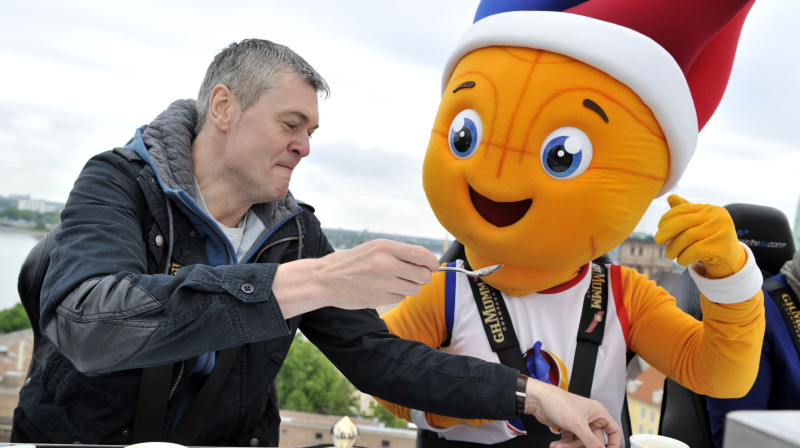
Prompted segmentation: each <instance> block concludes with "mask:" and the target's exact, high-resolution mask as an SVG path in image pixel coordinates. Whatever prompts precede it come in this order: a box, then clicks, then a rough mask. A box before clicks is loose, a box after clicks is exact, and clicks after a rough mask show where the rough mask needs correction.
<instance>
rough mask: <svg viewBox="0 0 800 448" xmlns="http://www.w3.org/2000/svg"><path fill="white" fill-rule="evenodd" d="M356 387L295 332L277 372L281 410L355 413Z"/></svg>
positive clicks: (333, 413) (336, 413) (314, 347)
mask: <svg viewBox="0 0 800 448" xmlns="http://www.w3.org/2000/svg"><path fill="white" fill-rule="evenodd" d="M355 391H356V389H355V387H353V385H352V384H351V383H350V382H349V381H348V380H347V379H346V378H345V377H344V376H343V375H342V374H341V373H340V372H339V371H338V370H336V367H334V366H333V364H331V362H330V361H329V360H328V358H326V357H325V355H323V354H322V352H320V351H319V349H317V347H316V346H314V344H312V343H311V342H309V341H308V340H307V339H306V338H305V337H303V336H302V335H301V334H300V333H298V334H296V335H295V338H294V342H293V343H292V347H291V348H290V349H289V354H288V355H287V356H286V361H285V362H284V363H283V367H281V370H280V372H279V373H278V393H279V397H280V403H281V408H282V409H287V410H291V411H301V412H312V413H316V414H329V415H354V414H355V411H356V402H357V400H356V396H355Z"/></svg>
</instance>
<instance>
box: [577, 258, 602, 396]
mask: <svg viewBox="0 0 800 448" xmlns="http://www.w3.org/2000/svg"><path fill="white" fill-rule="evenodd" d="M591 267H592V272H591V275H592V282H591V286H590V287H589V289H588V290H586V298H585V299H584V301H583V312H582V313H581V324H580V327H578V346H577V347H576V349H575V359H574V360H573V362H572V375H571V378H570V382H569V391H570V392H573V393H576V394H578V395H581V396H583V397H587V398H588V397H589V395H591V393H592V381H593V379H594V369H595V364H596V361H597V350H598V349H599V348H600V344H602V343H603V335H604V334H605V322H606V318H607V317H608V316H606V312H607V311H608V288H609V287H610V286H609V283H610V282H609V281H608V276H607V275H606V267H605V266H602V265H598V264H594V263H592V264H591Z"/></svg>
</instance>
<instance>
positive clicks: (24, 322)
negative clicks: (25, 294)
mask: <svg viewBox="0 0 800 448" xmlns="http://www.w3.org/2000/svg"><path fill="white" fill-rule="evenodd" d="M25 328H31V321H30V320H28V314H27V313H26V312H25V308H23V307H22V304H21V303H18V304H16V305H14V306H13V307H12V308H8V309H5V310H0V334H2V333H11V332H12V331H17V330H22V329H25Z"/></svg>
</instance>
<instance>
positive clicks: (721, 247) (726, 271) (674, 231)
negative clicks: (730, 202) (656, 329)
mask: <svg viewBox="0 0 800 448" xmlns="http://www.w3.org/2000/svg"><path fill="white" fill-rule="evenodd" d="M667 202H668V203H669V205H670V207H672V208H671V209H670V211H668V212H667V213H664V216H662V217H661V221H659V223H658V232H656V235H655V241H656V243H657V244H665V243H668V244H667V257H668V258H672V259H676V261H677V262H678V264H680V265H681V266H689V265H691V264H693V263H697V262H702V263H703V265H704V266H705V269H706V274H705V275H706V277H708V278H712V279H715V278H724V277H728V276H730V275H733V274H735V273H736V272H739V270H741V269H742V267H743V266H744V264H745V262H746V261H747V253H746V252H745V250H744V248H743V247H742V245H741V244H739V239H738V237H737V236H736V227H735V226H734V225H733V219H731V215H730V214H729V213H728V211H727V210H725V208H723V207H719V206H716V205H707V204H693V203H691V202H689V201H687V200H686V199H683V198H682V197H680V196H678V195H674V194H673V195H670V196H669V198H667Z"/></svg>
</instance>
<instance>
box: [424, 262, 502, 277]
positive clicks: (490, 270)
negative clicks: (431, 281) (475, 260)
mask: <svg viewBox="0 0 800 448" xmlns="http://www.w3.org/2000/svg"><path fill="white" fill-rule="evenodd" d="M502 267H503V265H502V264H496V265H494V266H486V267H485V268H481V269H476V270H474V271H469V270H467V269H464V268H454V267H450V266H442V267H440V268H439V270H440V271H455V272H460V273H462V274H465V275H466V276H467V277H473V278H476V277H486V276H487V275H489V274H494V273H495V272H497V270H498V269H500V268H502Z"/></svg>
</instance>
